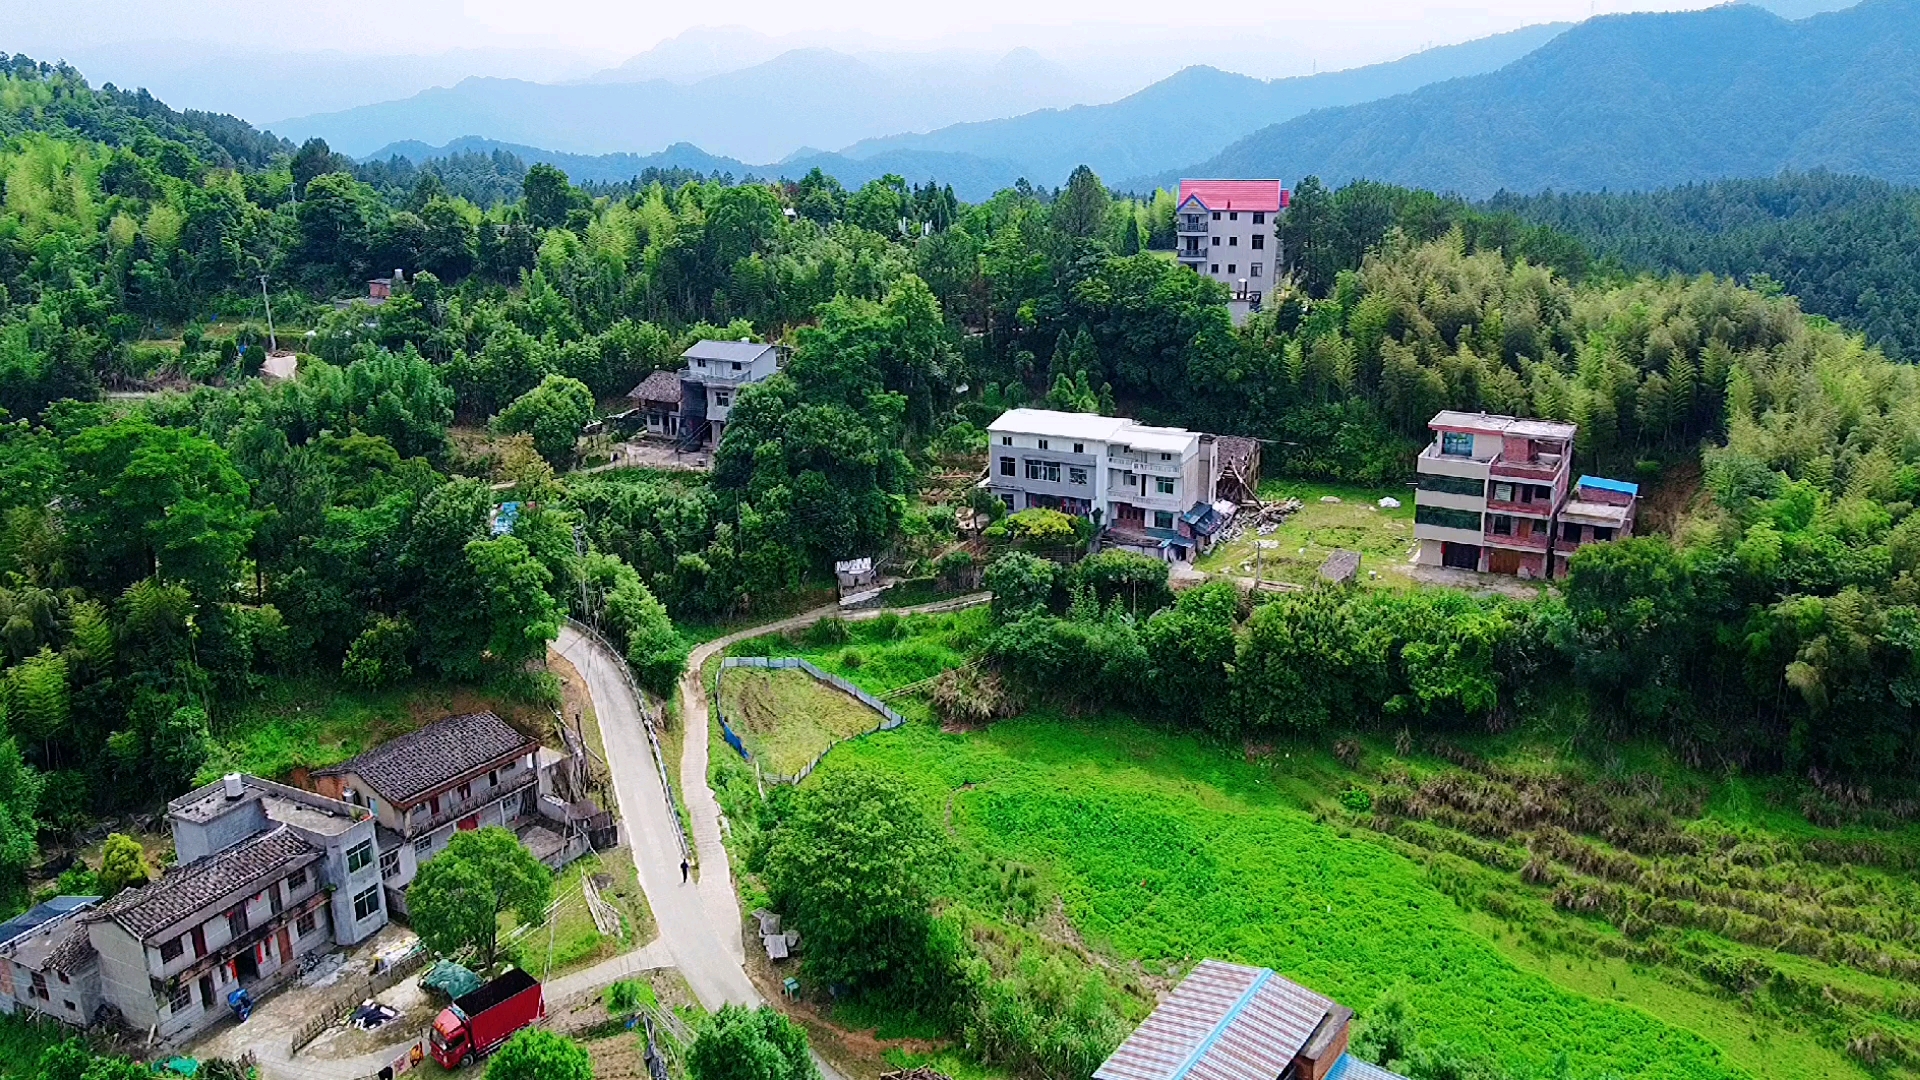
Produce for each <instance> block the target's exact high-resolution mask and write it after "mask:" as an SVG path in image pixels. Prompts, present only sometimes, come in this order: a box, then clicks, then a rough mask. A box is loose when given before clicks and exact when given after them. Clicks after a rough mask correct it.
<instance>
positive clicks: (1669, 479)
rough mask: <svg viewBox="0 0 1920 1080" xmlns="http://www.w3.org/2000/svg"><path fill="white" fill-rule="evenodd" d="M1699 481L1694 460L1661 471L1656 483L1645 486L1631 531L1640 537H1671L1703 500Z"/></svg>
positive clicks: (1699, 475) (1697, 463) (1698, 470)
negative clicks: (1649, 535)
mask: <svg viewBox="0 0 1920 1080" xmlns="http://www.w3.org/2000/svg"><path fill="white" fill-rule="evenodd" d="M1700 479H1701V470H1700V462H1699V461H1698V460H1695V459H1689V460H1686V461H1676V462H1674V463H1673V464H1671V465H1669V466H1667V467H1666V468H1665V469H1662V470H1661V471H1660V477H1659V479H1657V480H1655V481H1654V482H1653V483H1651V484H1648V485H1647V490H1646V492H1645V494H1643V495H1642V496H1641V498H1640V508H1639V510H1638V511H1637V514H1636V517H1635V520H1634V530H1635V531H1636V532H1638V533H1640V534H1641V535H1642V536H1645V535H1647V534H1648V533H1656V532H1657V533H1665V534H1666V535H1668V536H1672V535H1674V534H1675V533H1676V532H1677V531H1678V530H1679V527H1680V523H1681V522H1682V521H1684V520H1686V518H1687V515H1688V514H1690V513H1691V512H1692V511H1693V510H1694V508H1695V507H1696V506H1698V505H1699V504H1700V503H1701V501H1702V500H1703V499H1704V498H1705V496H1704V495H1703V494H1702V492H1701V488H1700Z"/></svg>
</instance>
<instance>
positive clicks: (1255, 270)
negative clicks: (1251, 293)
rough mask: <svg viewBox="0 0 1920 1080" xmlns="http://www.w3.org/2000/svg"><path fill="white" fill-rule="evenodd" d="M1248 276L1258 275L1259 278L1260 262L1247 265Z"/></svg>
mask: <svg viewBox="0 0 1920 1080" xmlns="http://www.w3.org/2000/svg"><path fill="white" fill-rule="evenodd" d="M1247 276H1248V277H1256V278H1257V277H1259V276H1260V264H1259V263H1254V264H1253V265H1252V266H1249V267H1247Z"/></svg>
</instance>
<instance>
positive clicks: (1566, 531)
mask: <svg viewBox="0 0 1920 1080" xmlns="http://www.w3.org/2000/svg"><path fill="white" fill-rule="evenodd" d="M1560 539H1562V540H1572V541H1574V542H1575V543H1578V542H1579V541H1580V526H1578V525H1575V524H1574V523H1573V522H1571V521H1563V522H1561V523H1560Z"/></svg>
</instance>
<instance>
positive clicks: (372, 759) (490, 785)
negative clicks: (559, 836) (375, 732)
mask: <svg viewBox="0 0 1920 1080" xmlns="http://www.w3.org/2000/svg"><path fill="white" fill-rule="evenodd" d="M540 753H541V751H540V744H539V743H538V742H536V741H535V740H533V739H530V738H528V737H527V736H525V735H522V734H521V733H519V732H518V731H515V730H514V729H513V727H512V726H511V725H509V724H508V723H507V722H506V721H504V720H502V719H500V718H499V717H498V716H495V715H494V714H493V713H490V712H479V713H467V714H464V715H461V716H450V717H447V718H446V719H444V720H438V721H435V722H434V723H431V724H428V725H426V726H425V727H422V728H419V729H417V730H414V731H410V732H408V733H406V734H405V735H402V736H400V737H399V738H396V739H391V740H389V741H387V742H384V743H382V744H380V745H379V746H376V747H374V748H373V749H372V750H369V751H367V752H366V753H364V754H361V755H360V756H359V757H356V758H354V759H353V760H351V761H348V762H345V763H343V764H340V765H335V766H332V767H331V768H326V769H317V770H315V771H314V772H313V773H312V774H311V777H310V780H311V782H312V783H313V785H314V787H315V789H317V790H318V791H319V792H320V793H321V794H323V795H327V796H330V797H332V798H336V799H340V800H342V801H344V802H346V803H349V804H351V805H355V806H362V807H365V808H366V809H367V810H368V811H370V812H371V813H372V815H373V818H374V820H375V821H376V822H377V823H378V826H379V829H378V832H379V843H378V847H379V852H378V857H379V862H380V867H379V875H380V879H381V880H382V881H383V882H384V883H385V884H386V886H387V890H388V891H387V902H388V904H389V905H391V906H392V907H393V908H394V909H395V910H396V911H399V912H400V913H401V914H403V915H404V914H405V913H406V899H405V891H406V888H407V886H408V885H410V884H412V882H413V878H414V875H415V874H416V873H418V872H419V868H420V864H421V863H424V862H426V861H427V860H428V859H430V858H432V857H433V856H434V854H436V853H437V852H439V851H440V850H441V849H442V848H445V847H446V846H447V841H448V840H451V839H452V838H453V834H454V833H455V832H456V831H459V830H463V829H478V828H480V827H481V826H484V825H499V826H502V827H504V828H509V829H514V828H516V827H517V826H519V825H520V824H521V823H522V822H524V821H527V820H530V819H538V817H539V812H540V806H539V796H540V790H539V786H540V769H539V767H538V766H539V760H538V759H539V755H540Z"/></svg>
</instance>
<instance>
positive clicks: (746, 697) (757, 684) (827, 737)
mask: <svg viewBox="0 0 1920 1080" xmlns="http://www.w3.org/2000/svg"><path fill="white" fill-rule="evenodd" d="M720 707H721V709H722V710H723V711H724V713H725V714H726V718H727V723H728V724H730V725H732V726H733V729H734V731H736V732H737V733H739V735H740V739H741V741H742V742H744V743H746V745H747V752H748V753H750V754H752V755H753V756H754V758H755V759H756V760H758V761H759V762H760V764H761V767H762V768H763V769H764V770H765V771H766V772H767V773H769V774H774V775H779V776H792V775H793V774H795V773H797V772H799V771H800V770H801V769H803V768H805V767H806V765H807V762H809V761H812V760H813V759H814V758H816V757H818V756H820V753H821V751H823V750H825V749H826V748H827V747H829V746H832V745H833V744H834V743H836V742H838V741H840V740H841V739H844V738H847V737H849V736H852V735H860V734H863V733H865V732H869V731H872V730H873V729H874V728H875V727H878V726H879V724H880V715H879V714H878V713H876V712H874V711H873V710H872V709H869V708H867V707H866V706H865V705H862V704H861V703H860V702H858V701H855V700H854V699H853V698H851V697H849V696H847V695H846V694H843V693H841V692H840V691H838V690H835V689H834V688H833V687H831V686H826V685H823V684H822V683H820V682H818V681H817V680H815V679H814V678H813V676H811V675H808V674H807V673H806V672H804V671H795V670H791V669H788V670H764V669H761V668H746V667H741V668H730V669H728V670H727V672H726V674H725V675H724V676H723V677H722V678H721V680H720Z"/></svg>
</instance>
